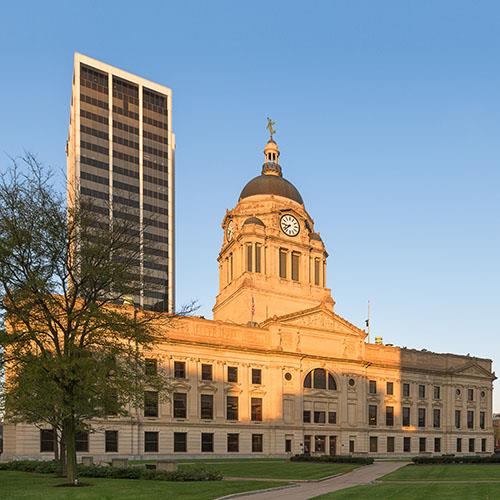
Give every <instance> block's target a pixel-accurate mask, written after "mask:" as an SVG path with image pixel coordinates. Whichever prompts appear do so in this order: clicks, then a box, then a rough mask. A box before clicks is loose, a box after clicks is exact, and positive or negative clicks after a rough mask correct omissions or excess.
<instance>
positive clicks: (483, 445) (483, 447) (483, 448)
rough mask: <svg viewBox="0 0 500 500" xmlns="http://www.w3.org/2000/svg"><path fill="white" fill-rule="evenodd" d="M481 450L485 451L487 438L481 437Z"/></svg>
mask: <svg viewBox="0 0 500 500" xmlns="http://www.w3.org/2000/svg"><path fill="white" fill-rule="evenodd" d="M481 451H482V452H483V453H484V452H485V451H486V438H483V439H481Z"/></svg>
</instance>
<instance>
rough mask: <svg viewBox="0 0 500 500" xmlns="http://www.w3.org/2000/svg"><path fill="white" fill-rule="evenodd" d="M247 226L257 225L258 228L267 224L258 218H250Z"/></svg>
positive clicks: (246, 222)
mask: <svg viewBox="0 0 500 500" xmlns="http://www.w3.org/2000/svg"><path fill="white" fill-rule="evenodd" d="M245 224H257V225H258V226H264V227H265V224H264V223H263V222H262V221H261V220H260V219H259V218H258V217H249V218H248V219H247V220H246V221H245V222H244V223H243V225H245Z"/></svg>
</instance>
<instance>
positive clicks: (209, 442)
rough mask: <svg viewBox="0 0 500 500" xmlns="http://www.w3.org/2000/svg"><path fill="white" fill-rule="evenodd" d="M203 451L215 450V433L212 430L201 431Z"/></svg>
mask: <svg viewBox="0 0 500 500" xmlns="http://www.w3.org/2000/svg"><path fill="white" fill-rule="evenodd" d="M201 451H202V453H211V452H213V451H214V435H213V433H212V432H202V433H201Z"/></svg>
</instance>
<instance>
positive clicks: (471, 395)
mask: <svg viewBox="0 0 500 500" xmlns="http://www.w3.org/2000/svg"><path fill="white" fill-rule="evenodd" d="M467 399H468V400H469V401H474V389H467Z"/></svg>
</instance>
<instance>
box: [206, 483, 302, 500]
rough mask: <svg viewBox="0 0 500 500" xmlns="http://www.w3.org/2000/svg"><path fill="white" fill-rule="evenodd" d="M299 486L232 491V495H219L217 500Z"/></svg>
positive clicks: (286, 485) (290, 485) (288, 485)
mask: <svg viewBox="0 0 500 500" xmlns="http://www.w3.org/2000/svg"><path fill="white" fill-rule="evenodd" d="M297 486H298V484H297V483H294V484H285V485H284V486H276V487H274V488H264V489H262V490H252V491H242V492H240V493H232V494H231V495H226V496H224V497H217V498H216V499H215V500H227V499H229V498H238V497H244V496H248V495H259V494H260V493H267V492H268V491H280V490H287V489H288V488H296V487H297Z"/></svg>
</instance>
